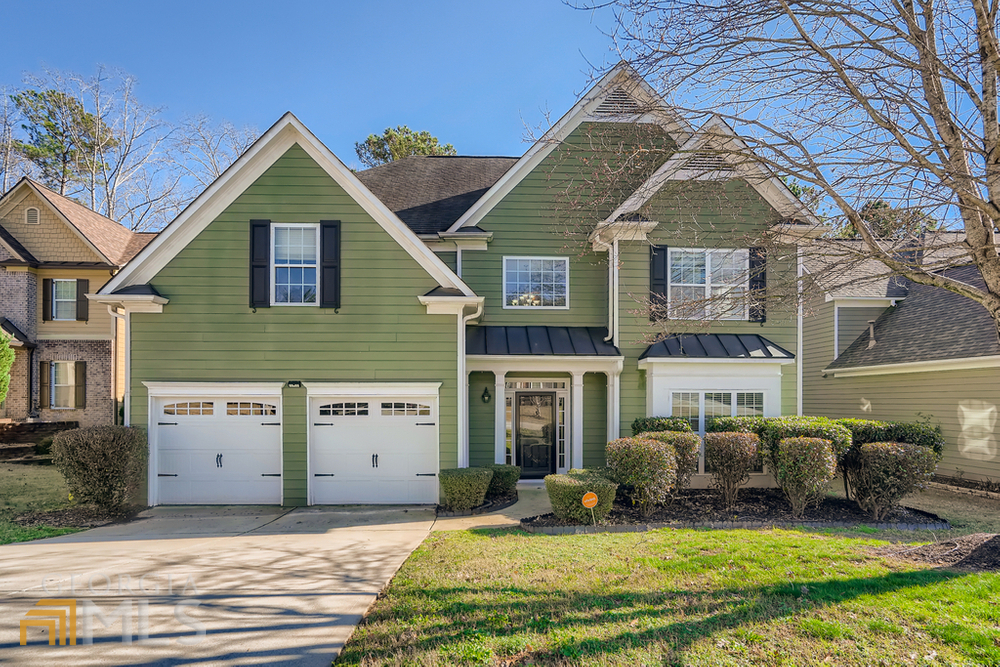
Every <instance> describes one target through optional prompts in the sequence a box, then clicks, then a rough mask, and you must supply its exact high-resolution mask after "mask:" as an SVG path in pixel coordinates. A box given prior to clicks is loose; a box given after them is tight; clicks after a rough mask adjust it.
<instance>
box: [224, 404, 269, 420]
mask: <svg viewBox="0 0 1000 667" xmlns="http://www.w3.org/2000/svg"><path fill="white" fill-rule="evenodd" d="M226 414H227V415H231V416H236V417H250V416H253V417H273V416H275V415H277V414H278V406H276V405H271V404H270V403H254V402H250V401H247V402H244V401H230V402H227V403H226Z"/></svg>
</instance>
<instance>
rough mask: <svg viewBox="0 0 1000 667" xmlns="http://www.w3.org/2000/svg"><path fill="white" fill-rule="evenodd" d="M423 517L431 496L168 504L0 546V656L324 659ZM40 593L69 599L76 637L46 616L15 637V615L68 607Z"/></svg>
mask: <svg viewBox="0 0 1000 667" xmlns="http://www.w3.org/2000/svg"><path fill="white" fill-rule="evenodd" d="M433 524H434V511H433V509H430V508H413V507H410V508H402V507H389V508H381V507H353V508H347V507H336V508H298V509H294V510H291V509H288V508H280V507H219V508H206V507H187V508H177V507H172V508H171V507H166V508H155V509H152V510H149V511H147V512H145V513H143V515H141V518H140V519H138V520H136V521H134V522H132V523H129V524H124V525H120V526H108V527H105V528H97V529H94V530H89V531H86V532H83V533H78V534H74V535H67V536H64V537H58V538H52V539H48V540H40V541H37V542H28V543H24V544H13V545H7V546H2V547H0V663H3V664H15V665H43V664H44V665H216V664H225V665H261V664H267V665H280V664H289V665H292V664H294V665H323V666H328V665H329V664H330V662H331V660H332V659H333V658H334V657H336V655H337V654H338V653H339V652H340V649H341V648H342V647H343V645H344V643H345V642H346V641H347V639H348V638H349V637H350V634H351V632H352V631H353V629H354V626H355V625H356V624H357V623H358V621H360V619H361V617H362V616H363V615H364V613H365V611H366V610H367V608H368V607H369V605H370V604H371V603H372V602H373V601H374V600H375V597H376V596H377V595H378V593H379V591H380V590H381V589H382V588H383V586H385V584H386V583H387V582H388V581H389V579H390V578H391V577H392V575H393V574H394V573H395V572H396V570H397V569H398V568H399V566H400V565H401V564H402V563H403V561H404V560H405V559H406V558H407V556H409V554H410V552H411V551H413V549H415V548H416V547H417V546H418V545H419V544H420V542H421V541H423V539H424V538H425V537H427V534H428V531H429V530H430V529H431V527H432V526H433ZM40 599H61V600H67V601H68V600H75V601H76V623H75V626H76V635H77V637H76V641H77V645H76V646H71V645H68V644H69V641H68V634H67V645H66V646H59V645H58V643H57V645H56V646H49V645H47V644H46V643H45V642H46V638H47V635H48V629H47V628H46V627H44V626H43V627H33V626H29V627H27V629H26V632H27V639H28V641H29V644H28V645H27V646H21V645H20V625H21V621H22V620H25V619H28V620H35V621H39V622H42V623H46V622H49V621H50V620H52V619H55V616H56V615H57V614H58V613H59V609H66V610H68V609H69V602H65V603H62V604H61V605H59V606H49V607H44V606H42V607H40V606H36V603H37V602H38V601H39V600H40ZM33 609H35V610H39V611H40V612H41V613H42V614H48V618H46V617H44V616H27V615H26V614H27V613H28V612H29V611H30V610H33ZM49 612H51V613H49ZM56 620H57V619H56ZM67 624H68V619H67ZM105 625H106V626H107V627H105ZM123 625H124V626H125V627H124V628H123ZM88 637H89V638H90V639H92V643H90V644H86V643H84V642H86V641H87V640H88ZM124 638H128V640H131V642H132V643H131V644H126V643H123V639H124Z"/></svg>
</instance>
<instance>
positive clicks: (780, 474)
mask: <svg viewBox="0 0 1000 667" xmlns="http://www.w3.org/2000/svg"><path fill="white" fill-rule="evenodd" d="M836 474H837V458H836V457H835V456H834V455H833V444H832V443H831V442H830V441H829V440H824V439H822V438H784V439H782V440H781V442H779V443H778V464H777V467H776V468H775V478H776V479H777V481H778V486H780V487H781V490H782V491H784V492H785V497H786V498H788V502H790V503H791V504H792V516H793V517H795V518H797V519H798V518H801V517H802V514H803V513H804V512H805V510H806V507H808V506H809V505H810V504H813V503H819V501H820V500H822V499H823V495H824V492H825V491H826V485H827V483H828V482H829V481H830V480H831V479H833V477H834V475H836Z"/></svg>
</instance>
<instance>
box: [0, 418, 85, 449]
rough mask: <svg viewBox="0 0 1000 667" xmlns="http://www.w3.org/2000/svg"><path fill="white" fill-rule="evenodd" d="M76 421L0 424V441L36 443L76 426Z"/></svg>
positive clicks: (77, 425)
mask: <svg viewBox="0 0 1000 667" xmlns="http://www.w3.org/2000/svg"><path fill="white" fill-rule="evenodd" d="M78 427H79V424H77V423H76V422H45V423H41V422H23V423H20V424H0V442H24V443H28V442H33V443H35V444H36V445H37V444H38V443H39V442H41V441H42V440H44V439H45V438H51V437H52V436H54V435H55V434H56V433H59V432H60V431H68V430H69V429H71V428H78Z"/></svg>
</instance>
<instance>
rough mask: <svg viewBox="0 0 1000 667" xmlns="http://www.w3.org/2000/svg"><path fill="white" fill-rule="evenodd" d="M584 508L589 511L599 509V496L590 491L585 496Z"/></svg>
mask: <svg viewBox="0 0 1000 667" xmlns="http://www.w3.org/2000/svg"><path fill="white" fill-rule="evenodd" d="M582 502H583V506H584V507H586V508H588V509H593V508H595V507H597V494H596V493H594V492H593V491H588V492H587V493H585V494H583V501H582Z"/></svg>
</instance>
